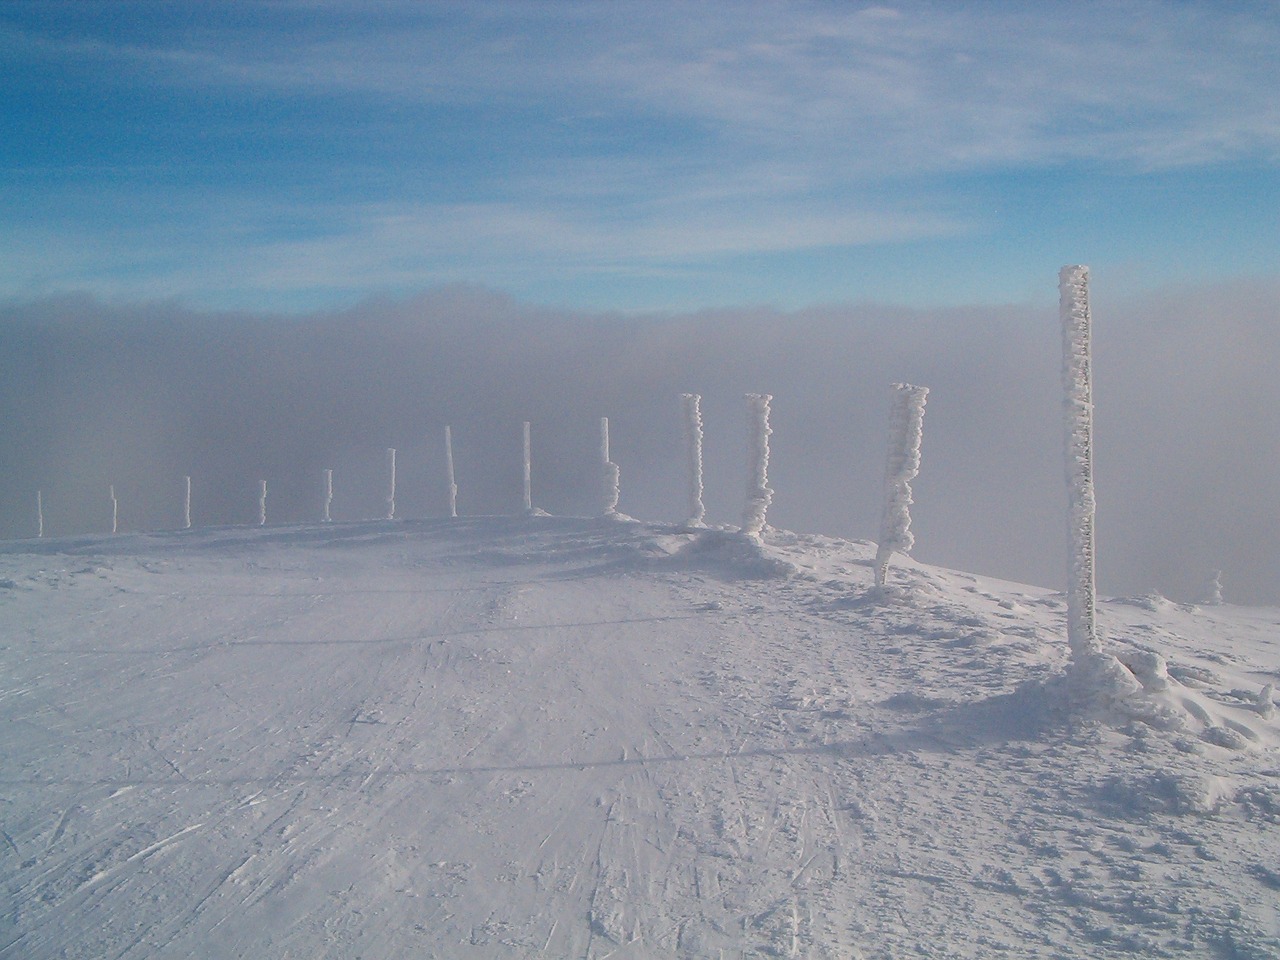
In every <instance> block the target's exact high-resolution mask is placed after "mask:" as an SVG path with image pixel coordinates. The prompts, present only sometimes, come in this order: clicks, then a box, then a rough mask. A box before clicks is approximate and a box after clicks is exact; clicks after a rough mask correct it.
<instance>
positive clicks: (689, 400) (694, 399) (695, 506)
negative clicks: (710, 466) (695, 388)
mask: <svg viewBox="0 0 1280 960" xmlns="http://www.w3.org/2000/svg"><path fill="white" fill-rule="evenodd" d="M680 401H681V406H682V408H683V411H684V449H685V456H686V460H687V463H688V475H689V519H688V520H687V521H686V522H685V526H689V527H701V526H705V523H704V520H705V519H706V516H707V508H706V507H705V506H704V505H703V503H702V397H701V396H699V395H698V394H696V393H682V394H681V395H680Z"/></svg>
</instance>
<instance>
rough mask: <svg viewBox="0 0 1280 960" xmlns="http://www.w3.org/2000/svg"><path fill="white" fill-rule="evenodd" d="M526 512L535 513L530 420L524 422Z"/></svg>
mask: <svg viewBox="0 0 1280 960" xmlns="http://www.w3.org/2000/svg"><path fill="white" fill-rule="evenodd" d="M524 512H525V513H533V469H532V467H531V465H530V451H529V421H528V420H526V421H525V422H524Z"/></svg>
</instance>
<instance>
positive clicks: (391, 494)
mask: <svg viewBox="0 0 1280 960" xmlns="http://www.w3.org/2000/svg"><path fill="white" fill-rule="evenodd" d="M395 518H396V448H395V447H387V519H388V520H394V519H395Z"/></svg>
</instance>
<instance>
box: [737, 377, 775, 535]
mask: <svg viewBox="0 0 1280 960" xmlns="http://www.w3.org/2000/svg"><path fill="white" fill-rule="evenodd" d="M771 400H773V397H772V396H771V395H770V394H767V393H749V394H747V429H748V441H747V442H748V445H749V446H748V451H747V457H748V459H747V503H746V506H745V507H743V510H742V532H743V533H745V534H746V535H747V536H749V537H757V538H758V537H759V536H760V535H761V534H762V533H763V532H764V527H765V515H766V514H767V513H768V512H769V504H771V503H772V502H773V490H771V489H770V488H769V435H770V434H771V433H773V431H772V430H770V429H769V402H770V401H771Z"/></svg>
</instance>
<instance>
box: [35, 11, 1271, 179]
mask: <svg viewBox="0 0 1280 960" xmlns="http://www.w3.org/2000/svg"><path fill="white" fill-rule="evenodd" d="M240 7H241V9H242V10H244V14H243V15H242V16H239V17H236V18H226V20H225V21H224V22H222V23H219V20H218V18H213V19H212V20H211V21H210V22H209V23H208V24H206V25H205V26H204V28H203V29H200V30H193V31H183V32H182V33H181V34H180V35H176V32H174V31H165V30H155V31H152V32H151V33H147V32H146V31H137V32H136V33H131V32H129V31H122V32H121V33H120V34H118V35H116V36H115V37H102V36H94V37H83V36H76V35H74V34H67V33H66V32H62V33H60V34H59V35H57V36H49V35H42V34H40V33H39V32H35V31H33V30H32V29H31V28H29V27H28V28H26V29H25V30H23V31H22V38H21V39H22V43H24V44H28V45H30V44H34V45H36V46H37V47H38V49H40V50H41V51H43V54H44V55H45V56H65V57H70V58H85V57H99V58H110V59H113V60H115V61H117V62H119V63H123V64H134V65H136V66H138V67H140V68H141V67H145V68H146V69H147V70H148V71H150V72H151V74H152V76H153V77H156V78H159V79H163V80H164V81H165V82H168V83H172V84H209V83H213V84H224V85H226V84H234V85H238V86H242V87H246V88H249V89H258V90H260V91H262V92H263V93H264V95H276V94H278V93H280V92H288V93H292V94H297V95H306V94H314V95H328V94H332V93H335V92H344V93H355V94H364V95H374V96H379V97H394V98H399V99H403V100H408V101H414V102H425V103H457V104H463V105H466V104H476V103H489V104H495V103H496V104H498V105H499V106H501V107H503V108H507V109H514V110H519V109H521V108H533V109H538V110H542V109H545V108H547V107H548V106H550V105H551V104H553V103H554V105H555V106H557V107H559V108H561V109H562V110H563V112H564V113H565V114H566V115H575V114H593V113H594V114H597V115H599V114H605V115H609V114H616V113H618V112H627V111H635V112H639V113H644V114H648V115H652V116H661V117H667V118H670V119H672V120H675V121H680V122H691V123H695V124H697V125H699V128H700V129H701V131H702V132H703V133H704V134H705V135H706V136H709V137H712V138H715V139H717V140H721V141H725V142H727V143H737V144H753V145H756V146H759V145H762V144H763V145H768V146H771V147H775V148H777V147H778V144H779V139H780V138H788V139H787V140H786V141H785V143H786V146H785V147H784V148H781V149H782V150H783V152H787V153H794V154H795V155H797V156H798V157H799V158H804V157H805V156H806V154H811V153H812V152H813V151H818V152H820V153H822V154H823V155H824V157H825V160H826V162H827V163H828V164H829V165H834V164H836V163H843V164H845V165H846V166H851V167H853V168H856V169H858V170H861V171H863V172H870V173H880V174H890V173H896V172H899V171H900V170H901V168H902V165H903V164H909V165H911V166H912V167H915V168H919V169H933V170H947V169H973V168H975V167H981V166H985V165H991V164H1005V163H1025V162H1054V161H1061V160H1069V159H1079V158H1085V159H1091V160H1100V161H1107V162H1112V163H1115V164H1119V165H1129V164H1138V165H1142V166H1164V165H1177V164H1188V163H1205V162H1213V161H1217V160H1224V159H1235V158H1239V157H1249V156H1254V157H1262V158H1265V159H1267V160H1271V161H1273V160H1275V159H1276V158H1277V157H1278V156H1280V107H1278V106H1277V104H1276V98H1275V96H1274V91H1275V90H1276V89H1277V88H1278V87H1280V57H1277V55H1276V53H1275V51H1276V50H1277V49H1280V12H1278V11H1277V10H1276V8H1275V7H1273V6H1270V5H1265V4H1239V5H1231V6H1227V5H1223V4H1216V3H1171V2H1156V0H1139V2H1120V3H1083V4H1070V5H1064V4H1060V5H1043V4H1016V3H994V2H992V3H978V4H965V5H938V4H932V3H921V2H907V3H901V4H894V5H886V6H880V7H876V6H866V7H859V6H855V5H851V4H848V3H843V2H835V0H807V2H795V3H778V2H776V0H744V2H741V3H738V4H734V5H733V6H732V7H731V8H728V9H726V8H725V7H722V6H717V7H707V6H704V5H698V4H688V3H677V2H672V0H657V2H655V0H644V2H630V0H618V2H611V3H609V4H598V3H584V2H554V0H553V2H545V3H511V2H506V0H503V2H497V0H471V2H468V3H419V2H384V3H378V4H373V5H369V6H368V7H364V8H361V7H353V6H352V5H351V4H349V3H325V2H317V3H292V4H279V3H273V4H252V3H245V4H242V5H240ZM260 28H266V29H260ZM16 29H19V28H15V27H11V28H10V32H11V34H12V32H13V31H14V30H16Z"/></svg>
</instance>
